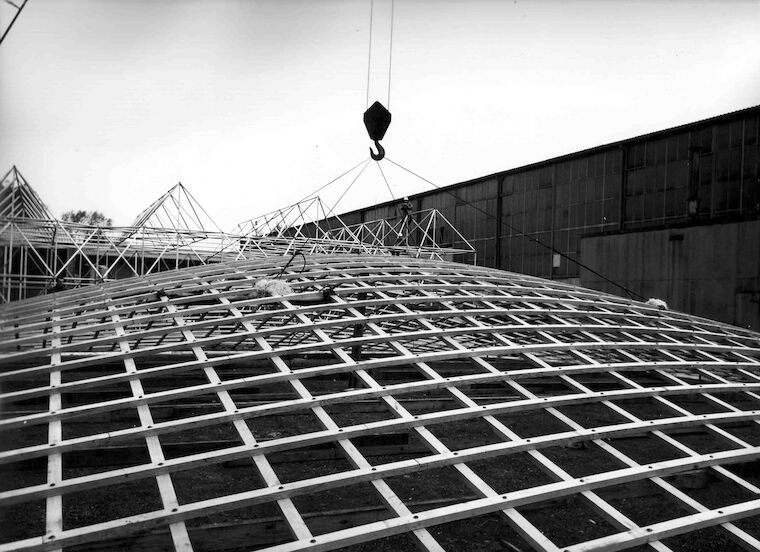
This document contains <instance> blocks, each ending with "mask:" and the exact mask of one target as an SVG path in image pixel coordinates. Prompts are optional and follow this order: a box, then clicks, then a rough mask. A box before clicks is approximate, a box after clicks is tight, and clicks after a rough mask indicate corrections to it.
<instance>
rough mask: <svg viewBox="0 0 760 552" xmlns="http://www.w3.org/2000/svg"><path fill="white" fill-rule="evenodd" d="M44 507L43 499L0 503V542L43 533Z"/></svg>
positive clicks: (37, 535)
mask: <svg viewBox="0 0 760 552" xmlns="http://www.w3.org/2000/svg"><path fill="white" fill-rule="evenodd" d="M2 479H5V475H3V478H2ZM45 507H46V501H45V500H44V499H43V500H33V501H29V502H22V503H20V504H11V505H0V543H5V542H12V541H17V540H21V539H28V538H31V537H40V536H42V535H44V534H45Z"/></svg>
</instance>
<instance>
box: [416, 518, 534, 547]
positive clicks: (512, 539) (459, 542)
mask: <svg viewBox="0 0 760 552" xmlns="http://www.w3.org/2000/svg"><path fill="white" fill-rule="evenodd" d="M429 531H430V534H431V535H433V537H434V538H435V539H436V540H437V541H438V542H439V543H440V544H441V546H443V548H444V550H482V551H484V552H501V551H504V552H507V551H509V552H514V551H516V550H520V551H522V550H525V551H528V550H530V549H531V547H530V546H529V545H528V544H527V543H526V542H525V541H524V540H523V539H522V537H521V536H520V535H519V534H518V533H517V532H516V531H515V530H514V529H513V528H512V527H511V526H510V525H509V524H508V522H507V518H506V517H505V516H504V515H503V514H501V513H492V514H486V515H483V516H478V517H474V518H468V519H463V520H459V521H452V522H449V523H444V524H441V525H435V526H433V527H430V528H429Z"/></svg>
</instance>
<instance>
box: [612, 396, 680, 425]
mask: <svg viewBox="0 0 760 552" xmlns="http://www.w3.org/2000/svg"><path fill="white" fill-rule="evenodd" d="M612 402H613V403H614V404H616V405H618V406H620V407H621V408H623V409H624V410H626V411H627V412H629V413H630V414H633V415H634V416H636V417H637V418H640V419H641V420H659V419H662V418H675V417H680V416H682V414H681V413H680V412H678V411H676V410H674V409H673V408H669V407H667V406H666V405H665V404H663V403H662V402H660V401H658V400H656V399H653V398H651V397H643V398H635V399H623V400H613V401H612Z"/></svg>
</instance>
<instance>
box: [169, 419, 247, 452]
mask: <svg viewBox="0 0 760 552" xmlns="http://www.w3.org/2000/svg"><path fill="white" fill-rule="evenodd" d="M159 440H160V441H161V448H162V449H163V451H164V456H165V457H166V458H167V459H170V458H178V457H181V456H188V455H191V454H199V453H203V452H209V451H212V450H220V449H225V448H232V447H236V446H238V445H242V444H243V440H242V439H241V437H240V434H239V433H238V432H237V430H236V429H235V427H234V426H233V425H232V423H230V422H222V423H218V424H214V425H209V426H205V427H196V428H193V429H187V430H184V431H174V432H171V433H164V434H161V435H160V436H159Z"/></svg>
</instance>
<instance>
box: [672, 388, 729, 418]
mask: <svg viewBox="0 0 760 552" xmlns="http://www.w3.org/2000/svg"><path fill="white" fill-rule="evenodd" d="M667 400H668V401H669V402H671V403H673V404H675V405H676V406H680V407H681V408H683V409H684V410H686V411H687V412H689V413H690V414H713V413H720V412H729V411H730V410H729V409H728V408H726V407H725V406H723V405H721V404H718V403H716V402H715V401H711V400H709V399H707V398H705V397H703V396H702V395H700V394H698V393H690V394H688V395H671V396H669V397H667Z"/></svg>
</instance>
